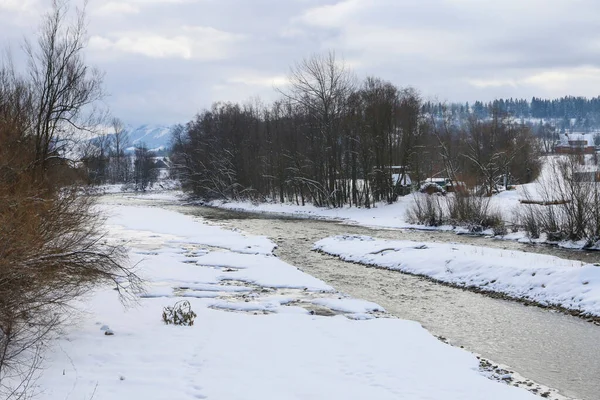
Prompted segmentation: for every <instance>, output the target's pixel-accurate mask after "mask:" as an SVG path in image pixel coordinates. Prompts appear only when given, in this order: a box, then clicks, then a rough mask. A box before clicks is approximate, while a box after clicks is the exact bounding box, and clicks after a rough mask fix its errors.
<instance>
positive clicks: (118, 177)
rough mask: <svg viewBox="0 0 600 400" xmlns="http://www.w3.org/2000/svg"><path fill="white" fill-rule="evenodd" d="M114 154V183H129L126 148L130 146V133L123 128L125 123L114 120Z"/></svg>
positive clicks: (112, 123)
mask: <svg viewBox="0 0 600 400" xmlns="http://www.w3.org/2000/svg"><path fill="white" fill-rule="evenodd" d="M111 127H112V134H113V140H112V143H113V146H114V152H113V154H112V157H111V158H112V162H113V166H112V170H113V171H112V172H113V177H112V181H113V183H117V182H127V181H128V179H129V176H128V175H129V161H128V159H127V156H126V155H125V148H126V147H127V146H128V145H129V133H128V132H127V131H126V130H125V128H124V126H123V121H121V120H120V119H119V118H113V119H112V121H111Z"/></svg>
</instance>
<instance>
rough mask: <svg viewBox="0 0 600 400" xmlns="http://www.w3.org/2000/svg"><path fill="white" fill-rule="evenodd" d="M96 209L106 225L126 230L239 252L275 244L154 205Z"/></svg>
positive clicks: (267, 249)
mask: <svg viewBox="0 0 600 400" xmlns="http://www.w3.org/2000/svg"><path fill="white" fill-rule="evenodd" d="M99 208H100V209H102V210H104V211H106V212H108V213H109V215H110V216H109V218H108V220H107V223H108V224H111V225H117V226H122V227H124V228H126V229H128V230H138V231H150V232H154V233H160V234H167V235H174V236H177V237H179V238H181V239H185V240H186V241H187V242H189V243H202V244H205V245H208V246H215V247H222V248H225V249H228V250H232V251H236V252H240V253H259V254H271V251H272V250H273V249H274V248H275V243H273V242H272V241H271V240H269V239H268V238H266V237H263V236H253V237H250V236H247V235H243V234H241V233H239V232H234V231H228V230H225V229H221V228H219V227H216V226H212V225H208V224H207V223H206V222H202V221H200V220H199V219H198V220H194V219H193V218H190V217H188V216H185V215H183V214H180V213H177V212H174V211H169V210H164V209H160V208H156V207H134V206H120V207H119V208H118V213H116V214H113V213H111V209H110V207H102V206H99Z"/></svg>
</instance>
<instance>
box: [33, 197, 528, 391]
mask: <svg viewBox="0 0 600 400" xmlns="http://www.w3.org/2000/svg"><path fill="white" fill-rule="evenodd" d="M110 211H111V213H112V216H111V217H110V219H109V221H108V222H109V224H110V235H109V238H110V240H117V241H126V242H128V243H129V246H130V247H131V258H132V261H133V262H136V263H138V264H137V268H138V270H139V273H140V274H141V275H142V276H143V277H144V278H145V279H146V280H147V290H146V292H145V293H144V294H142V295H141V296H140V298H139V300H138V305H137V306H136V307H134V308H132V309H128V310H124V309H123V308H122V306H121V304H120V303H119V301H118V298H117V293H116V292H115V291H114V290H112V288H110V287H106V288H102V289H98V290H97V291H96V292H95V293H92V294H90V296H89V298H88V299H86V301H84V302H83V306H82V307H81V308H82V310H84V311H85V313H83V314H82V316H81V319H80V321H79V323H78V324H76V325H73V326H70V327H68V328H67V329H66V330H65V332H64V334H63V335H62V336H61V337H60V339H59V340H58V341H57V342H56V343H54V345H53V349H52V351H51V352H50V353H49V354H48V359H47V361H46V363H45V369H44V372H43V375H42V377H41V379H40V380H39V382H38V389H39V391H40V392H41V394H40V395H39V396H38V398H41V399H66V398H72V399H89V398H93V399H94V400H102V399H110V400H118V399H134V398H135V399H138V398H139V399H144V400H149V399H203V398H208V399H219V400H222V399H366V398H373V399H400V398H405V399H416V400H418V399H440V400H441V399H444V400H446V399H456V400H459V399H460V400H471V399H492V400H493V399H497V400H500V399H514V400H525V399H528V400H532V399H535V398H537V397H535V396H534V395H532V394H530V393H529V392H527V391H525V390H521V389H517V388H514V387H511V386H507V385H504V384H501V383H498V382H495V381H492V380H489V379H488V378H486V377H485V376H484V374H483V373H481V371H480V370H479V362H478V360H477V359H476V358H475V357H474V356H473V355H472V354H470V353H468V352H466V351H463V350H460V349H457V348H453V347H451V346H448V345H445V344H444V343H442V342H440V341H439V340H437V339H436V338H434V337H433V336H431V335H430V334H429V333H428V332H427V331H426V330H424V329H423V328H422V327H421V326H420V325H419V324H417V323H415V322H411V321H404V320H398V319H393V318H378V317H380V316H384V317H385V314H382V310H383V309H382V308H381V307H378V306H377V305H376V304H373V303H369V302H364V301H361V300H358V299H349V298H347V297H345V296H343V295H341V294H340V293H337V292H335V291H334V290H333V289H332V288H331V287H329V286H328V285H327V284H325V283H324V282H322V281H320V280H318V279H316V278H314V277H312V276H310V275H307V274H304V273H302V272H301V271H299V270H298V269H296V268H295V267H293V266H291V265H289V264H286V263H284V262H282V261H281V260H279V259H277V258H276V257H274V256H273V255H272V253H271V251H272V249H273V246H274V245H273V243H272V242H270V241H269V240H268V239H266V238H260V237H259V238H256V237H251V236H247V235H244V234H242V233H239V232H234V231H227V230H224V229H221V228H217V227H214V226H211V225H208V224H206V223H205V222H204V221H202V220H200V219H195V218H192V217H187V216H182V215H180V214H178V213H175V212H171V211H167V210H163V209H160V208H156V207H152V208H150V207H148V208H146V207H123V206H112V207H110ZM250 250H252V251H250ZM183 298H185V299H188V300H189V301H190V303H191V305H192V308H193V310H194V311H195V312H196V313H197V317H196V322H195V324H194V325H193V326H192V327H177V326H167V325H164V323H163V322H162V320H161V313H162V309H163V307H164V306H167V305H173V304H174V303H175V302H176V301H178V300H181V299H183ZM323 311H328V312H327V313H325V312H323ZM321 315H330V316H321ZM104 325H106V326H108V327H110V329H111V331H112V332H114V335H105V334H104V332H106V328H107V327H106V326H104ZM103 328H104V329H103Z"/></svg>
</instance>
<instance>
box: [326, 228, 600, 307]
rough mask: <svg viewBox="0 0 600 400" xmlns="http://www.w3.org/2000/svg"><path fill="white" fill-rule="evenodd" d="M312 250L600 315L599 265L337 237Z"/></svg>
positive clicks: (444, 245)
mask: <svg viewBox="0 0 600 400" xmlns="http://www.w3.org/2000/svg"><path fill="white" fill-rule="evenodd" d="M315 249H316V250H320V251H323V252H325V253H328V254H332V255H335V256H339V257H340V258H342V259H343V260H346V261H352V262H358V263H362V264H366V265H376V266H379V267H384V268H389V269H393V270H399V271H402V272H406V273H411V274H416V275H424V276H428V277H430V278H433V279H436V280H438V281H442V282H447V283H451V284H455V285H459V286H466V287H475V288H478V289H481V290H484V291H490V292H498V293H503V294H506V295H508V296H511V297H514V298H519V299H527V300H531V301H534V302H536V303H539V304H542V305H558V306H561V307H564V308H567V309H570V310H575V311H578V312H581V313H583V314H588V315H595V316H600V266H598V265H594V264H583V263H581V262H579V261H571V260H564V259H561V258H558V257H554V256H549V255H543V254H534V253H525V252H521V251H509V250H500V249H493V248H487V247H479V246H469V245H459V244H448V243H427V242H414V241H407V240H399V241H394V240H381V239H374V238H371V237H368V236H335V237H329V238H325V239H323V240H320V241H319V242H317V243H316V244H315Z"/></svg>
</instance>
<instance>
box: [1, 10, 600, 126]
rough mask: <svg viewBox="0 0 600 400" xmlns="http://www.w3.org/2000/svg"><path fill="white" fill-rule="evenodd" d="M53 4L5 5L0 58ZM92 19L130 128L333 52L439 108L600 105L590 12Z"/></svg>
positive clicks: (599, 62) (93, 60) (174, 13)
mask: <svg viewBox="0 0 600 400" xmlns="http://www.w3.org/2000/svg"><path fill="white" fill-rule="evenodd" d="M49 4H50V0H0V41H1V42H2V45H4V46H7V45H9V44H10V46H11V48H12V49H13V51H18V50H19V43H20V42H21V41H22V38H23V37H24V36H29V37H31V36H32V35H33V34H34V33H35V31H36V27H37V25H38V24H39V20H40V15H41V14H42V13H43V11H44V10H45V9H47V8H48V6H49ZM73 4H77V2H73ZM87 12H88V17H89V20H90V24H89V37H90V42H89V46H88V48H87V49H86V57H87V60H88V62H89V63H90V64H93V65H95V66H97V67H99V68H100V69H102V70H104V71H105V72H106V76H105V87H106V90H107V92H108V93H109V94H110V95H109V97H107V99H106V102H107V104H108V105H109V106H110V109H111V111H112V113H113V114H114V115H115V116H119V117H121V118H122V119H123V120H125V121H126V122H128V123H131V124H142V123H159V124H171V123H176V122H186V121H188V120H190V119H191V118H192V117H193V116H194V114H195V113H196V112H197V111H199V110H201V109H202V108H205V107H209V106H210V104H211V103H212V102H214V101H219V100H225V101H226V100H230V101H245V100H247V99H249V98H250V97H252V96H260V97H261V98H262V99H263V100H264V101H271V100H273V99H275V98H276V97H277V94H276V93H275V91H274V89H273V87H274V86H281V85H284V84H285V79H286V75H287V73H288V71H289V66H290V65H291V64H293V63H294V62H295V61H297V60H299V59H302V58H303V57H306V56H310V55H311V54H313V53H322V52H326V51H328V50H335V51H336V54H337V55H338V56H340V57H343V58H344V60H345V62H346V63H347V64H348V65H350V66H351V67H352V68H353V70H354V71H355V73H356V75H357V76H358V77H359V78H364V77H366V76H368V75H373V76H378V77H381V78H383V79H386V80H388V81H391V82H393V83H394V84H396V85H397V86H400V87H403V86H414V87H416V88H418V89H419V90H420V91H421V93H422V94H423V96H424V97H425V98H434V97H435V98H437V99H439V100H442V101H461V102H464V101H474V100H477V99H481V100H491V99H493V98H497V97H526V98H530V97H531V96H540V97H559V96H563V95H583V96H588V97H591V96H598V95H600V90H599V89H600V1H598V0H346V1H335V0H121V1H118V0H114V1H101V0H91V1H90V3H89V5H88V9H87Z"/></svg>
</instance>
